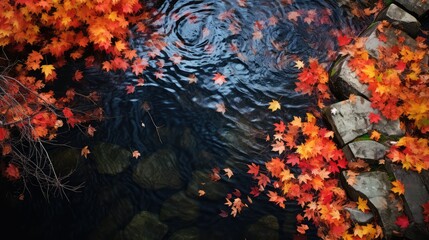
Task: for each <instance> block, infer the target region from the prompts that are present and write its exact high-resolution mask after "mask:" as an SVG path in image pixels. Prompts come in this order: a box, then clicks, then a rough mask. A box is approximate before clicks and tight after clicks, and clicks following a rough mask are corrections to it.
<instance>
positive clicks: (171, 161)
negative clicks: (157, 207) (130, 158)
mask: <svg viewBox="0 0 429 240" xmlns="http://www.w3.org/2000/svg"><path fill="white" fill-rule="evenodd" d="M178 166H179V162H178V159H177V156H176V153H175V152H174V151H173V150H172V149H168V148H163V149H160V150H158V151H156V152H154V153H153V154H151V155H150V156H148V157H145V158H143V159H142V160H141V161H140V162H139V163H138V164H137V167H136V169H135V170H134V172H133V180H134V181H135V182H136V183H137V184H138V185H140V186H141V187H142V188H147V189H161V188H173V189H179V188H181V187H183V181H182V179H181V177H180V173H179V169H178Z"/></svg>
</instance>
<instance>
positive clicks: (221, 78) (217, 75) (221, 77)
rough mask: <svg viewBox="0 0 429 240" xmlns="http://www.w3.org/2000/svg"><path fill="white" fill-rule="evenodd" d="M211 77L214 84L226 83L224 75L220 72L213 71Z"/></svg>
mask: <svg viewBox="0 0 429 240" xmlns="http://www.w3.org/2000/svg"><path fill="white" fill-rule="evenodd" d="M212 79H213V81H214V82H215V83H216V84H219V85H222V84H224V83H226V79H225V76H224V75H222V74H221V73H215V75H214V77H213V78H212Z"/></svg>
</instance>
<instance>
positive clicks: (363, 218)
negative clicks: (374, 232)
mask: <svg viewBox="0 0 429 240" xmlns="http://www.w3.org/2000/svg"><path fill="white" fill-rule="evenodd" d="M344 210H346V211H347V212H349V213H350V219H351V220H352V221H353V222H354V223H358V224H367V223H370V222H372V220H373V219H374V214H372V213H371V212H367V213H364V212H362V211H361V210H359V209H357V208H351V207H345V208H344Z"/></svg>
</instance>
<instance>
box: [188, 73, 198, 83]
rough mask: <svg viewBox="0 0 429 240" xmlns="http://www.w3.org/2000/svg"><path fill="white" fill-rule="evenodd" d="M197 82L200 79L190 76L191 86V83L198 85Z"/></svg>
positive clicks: (193, 75)
mask: <svg viewBox="0 0 429 240" xmlns="http://www.w3.org/2000/svg"><path fill="white" fill-rule="evenodd" d="M197 81H198V79H197V77H196V76H195V74H191V75H189V76H188V82H189V84H191V83H197Z"/></svg>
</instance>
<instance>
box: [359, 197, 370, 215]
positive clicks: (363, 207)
mask: <svg viewBox="0 0 429 240" xmlns="http://www.w3.org/2000/svg"><path fill="white" fill-rule="evenodd" d="M367 203H368V200H364V199H363V198H361V197H360V196H359V197H358V202H357V204H358V209H359V210H361V211H362V212H366V211H367V210H369V207H368V205H367Z"/></svg>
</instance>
